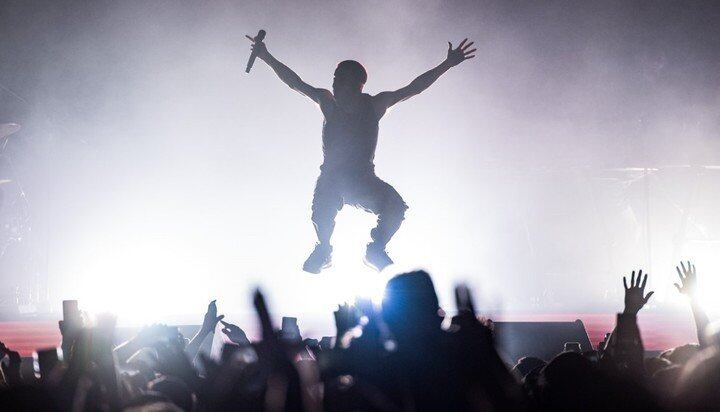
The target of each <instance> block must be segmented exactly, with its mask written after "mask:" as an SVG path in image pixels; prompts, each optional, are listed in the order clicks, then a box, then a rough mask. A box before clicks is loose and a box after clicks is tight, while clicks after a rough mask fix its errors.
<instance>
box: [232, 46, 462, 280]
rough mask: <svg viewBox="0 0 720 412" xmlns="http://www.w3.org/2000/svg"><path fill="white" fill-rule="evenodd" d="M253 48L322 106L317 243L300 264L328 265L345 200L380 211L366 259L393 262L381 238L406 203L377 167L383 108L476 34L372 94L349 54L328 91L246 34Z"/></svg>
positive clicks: (313, 268)
mask: <svg viewBox="0 0 720 412" xmlns="http://www.w3.org/2000/svg"><path fill="white" fill-rule="evenodd" d="M246 37H247V38H248V39H249V40H250V41H251V42H252V43H253V44H252V46H251V49H252V52H253V54H255V56H257V57H258V58H259V59H261V60H262V61H264V62H265V63H267V65H268V66H270V68H272V69H273V71H275V74H277V76H278V77H279V78H280V80H282V81H283V82H284V83H285V84H287V85H288V86H290V88H291V89H293V90H295V91H297V92H300V93H301V94H303V95H305V96H307V97H309V98H310V99H311V100H312V101H314V102H315V103H316V104H318V105H319V106H320V110H321V111H322V114H323V116H324V122H323V129H322V148H323V157H324V161H323V164H322V165H321V166H320V177H318V180H317V183H316V185H315V193H314V197H313V204H312V222H313V224H314V226H315V232H316V233H317V237H318V243H317V244H316V245H315V249H314V250H313V251H312V253H311V254H310V256H309V257H308V258H307V260H306V261H305V264H304V265H303V270H305V271H306V272H310V273H320V272H321V271H322V270H323V269H325V268H327V267H329V266H330V265H331V257H332V246H331V245H330V237H331V236H332V232H333V229H334V228H335V216H336V215H337V213H338V211H339V210H340V209H342V207H343V205H346V204H347V205H352V206H356V207H359V208H362V209H364V210H366V211H368V212H370V213H374V214H376V215H377V216H378V223H377V227H375V228H374V229H373V230H372V231H371V232H370V236H371V238H372V242H370V243H369V244H368V245H367V253H366V255H365V263H366V264H367V265H369V266H371V267H373V268H375V269H376V270H378V271H380V270H382V269H383V268H385V267H386V266H388V265H390V264H391V263H393V261H392V259H390V256H388V254H387V252H386V251H385V246H386V245H387V243H388V242H389V241H390V238H392V236H393V234H395V232H396V231H397V230H398V229H399V228H400V224H401V223H402V221H403V219H404V217H405V210H407V208H408V207H407V205H406V204H405V202H404V201H403V199H402V197H400V194H398V192H397V191H396V190H395V189H394V188H393V187H392V186H390V185H389V184H388V183H386V182H384V181H383V180H381V179H380V178H379V177H377V176H376V175H375V165H374V164H373V158H374V157H375V148H376V147H377V139H378V123H379V121H380V118H382V117H383V115H384V114H385V112H386V111H387V109H388V108H390V107H391V106H393V105H394V104H396V103H399V102H401V101H403V100H406V99H408V98H410V97H412V96H415V95H416V94H419V93H421V92H422V91H424V90H425V89H427V88H428V87H430V85H431V84H433V83H434V82H435V81H436V80H437V79H438V78H439V77H440V76H441V75H442V74H443V73H445V72H446V71H448V70H449V69H450V68H451V67H454V66H457V65H458V64H460V63H462V62H463V61H465V60H468V59H472V58H473V57H475V55H474V54H473V53H474V52H475V51H476V49H470V46H472V44H473V42H468V41H467V40H468V39H465V40H463V41H462V42H460V44H459V45H458V46H457V47H456V48H453V47H452V44H451V43H450V42H448V49H447V57H446V59H445V60H444V61H443V62H442V63H440V64H439V65H438V66H437V67H435V68H433V69H430V70H428V71H427V72H425V73H423V74H421V75H420V76H418V77H417V78H416V79H415V80H413V81H412V82H410V84H409V85H407V86H405V87H403V88H401V89H398V90H395V91H386V92H382V93H378V94H377V95H375V96H371V95H369V94H367V93H363V86H364V85H365V82H366V81H367V72H366V71H365V68H364V67H363V66H362V65H361V64H360V63H358V62H356V61H354V60H345V61H342V62H340V63H339V64H338V65H337V68H336V69H335V76H334V78H333V84H332V92H330V91H329V90H327V89H321V88H316V87H313V86H311V85H309V84H307V83H305V82H304V81H303V80H302V79H301V78H300V76H298V75H297V74H296V73H295V72H294V71H292V70H291V69H290V68H288V67H287V66H286V65H284V64H283V63H281V62H280V61H279V60H278V59H276V58H275V57H274V56H273V55H272V54H270V52H269V51H268V50H267V46H266V45H265V43H264V42H263V41H262V40H260V39H258V40H257V41H256V39H255V38H253V37H251V36H246Z"/></svg>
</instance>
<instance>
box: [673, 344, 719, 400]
mask: <svg viewBox="0 0 720 412" xmlns="http://www.w3.org/2000/svg"><path fill="white" fill-rule="evenodd" d="M675 400H676V406H677V408H678V409H679V410H683V411H692V412H696V411H697V412H700V411H717V410H718V409H720V349H718V348H717V347H709V348H706V349H704V350H703V351H702V352H700V353H698V354H697V355H696V356H694V357H693V358H692V359H690V361H688V362H687V364H686V365H685V367H684V368H683V371H682V373H681V374H680V379H679V380H678V384H677V392H676V399H675Z"/></svg>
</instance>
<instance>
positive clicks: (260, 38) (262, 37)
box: [245, 30, 266, 73]
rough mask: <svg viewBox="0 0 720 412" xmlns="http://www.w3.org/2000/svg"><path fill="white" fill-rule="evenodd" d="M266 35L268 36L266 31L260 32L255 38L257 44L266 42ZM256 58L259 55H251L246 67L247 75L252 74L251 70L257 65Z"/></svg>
mask: <svg viewBox="0 0 720 412" xmlns="http://www.w3.org/2000/svg"><path fill="white" fill-rule="evenodd" d="M265 34H266V33H265V30H260V31H259V32H258V34H257V36H255V43H257V42H259V41H263V40H265ZM255 57H257V53H256V52H255V51H253V52H252V53H250V58H249V59H248V62H247V67H245V73H250V69H252V67H253V64H255Z"/></svg>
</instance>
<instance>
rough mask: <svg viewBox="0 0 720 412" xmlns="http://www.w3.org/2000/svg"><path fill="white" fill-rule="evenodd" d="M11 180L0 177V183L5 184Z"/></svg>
mask: <svg viewBox="0 0 720 412" xmlns="http://www.w3.org/2000/svg"><path fill="white" fill-rule="evenodd" d="M11 182H12V180H10V179H0V185H5V184H8V183H11Z"/></svg>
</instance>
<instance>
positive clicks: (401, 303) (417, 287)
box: [382, 271, 443, 340]
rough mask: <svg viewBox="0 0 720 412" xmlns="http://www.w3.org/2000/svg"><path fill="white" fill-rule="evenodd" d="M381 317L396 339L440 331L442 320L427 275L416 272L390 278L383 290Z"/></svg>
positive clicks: (436, 298)
mask: <svg viewBox="0 0 720 412" xmlns="http://www.w3.org/2000/svg"><path fill="white" fill-rule="evenodd" d="M382 317H383V320H384V321H385V323H387V325H388V327H389V328H390V331H391V332H392V333H393V334H394V335H395V336H396V337H397V338H398V340H403V338H404V337H411V336H418V335H425V334H427V333H433V332H436V331H439V330H440V325H441V323H442V320H443V318H442V316H440V305H439V303H438V297H437V294H436V293H435V286H434V285H433V281H432V279H431V278H430V275H428V273H427V272H425V271H416V272H410V273H404V274H401V275H398V276H395V277H394V278H392V279H390V280H389V281H388V283H387V286H386V287H385V296H384V298H383V302H382Z"/></svg>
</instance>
